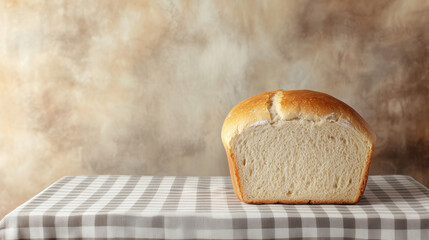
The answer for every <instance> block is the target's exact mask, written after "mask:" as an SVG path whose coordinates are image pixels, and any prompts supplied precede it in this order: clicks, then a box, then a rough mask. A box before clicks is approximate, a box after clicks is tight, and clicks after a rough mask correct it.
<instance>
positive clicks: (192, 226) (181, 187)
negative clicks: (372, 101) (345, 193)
mask: <svg viewBox="0 0 429 240" xmlns="http://www.w3.org/2000/svg"><path fill="white" fill-rule="evenodd" d="M0 238H1V239H30V238H31V239H47V238H59V239H77V238H85V239H112V238H130V239H276V238H279V239H284V238H292V239H302V238H305V239H311V238H330V239H335V238H337V239H344V238H350V239H429V190H428V189H427V188H425V187H424V186H423V185H421V184H420V183H418V182H416V181H415V180H414V179H413V178H411V177H408V176H400V175H388V176H370V177H369V180H368V185H367V188H366V191H365V194H364V196H363V198H362V199H361V201H360V202H359V203H358V204H356V205H284V204H267V205H250V204H244V203H242V202H240V201H239V200H238V199H237V198H236V196H235V195H234V192H233V189H232V185H231V180H230V178H229V177H151V176H75V177H64V178H62V179H60V180H59V181H57V182H56V183H54V184H53V185H51V186H50V187H48V188H47V189H45V190H44V191H43V192H41V193H40V194H38V195H36V196H35V197H33V198H32V199H31V200H29V201H28V202H26V203H25V204H23V205H21V206H20V207H18V208H17V209H15V210H14V211H12V212H11V213H9V214H8V215H7V216H6V217H5V218H4V219H3V220H1V222H0Z"/></svg>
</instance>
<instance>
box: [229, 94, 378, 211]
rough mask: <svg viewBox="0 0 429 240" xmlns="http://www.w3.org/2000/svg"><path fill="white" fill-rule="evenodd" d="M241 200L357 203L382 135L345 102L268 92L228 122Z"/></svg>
mask: <svg viewBox="0 0 429 240" xmlns="http://www.w3.org/2000/svg"><path fill="white" fill-rule="evenodd" d="M222 141H223V144H224V146H225V149H226V152H227V156H228V162H229V168H230V173H231V180H232V183H233V186H234V191H235V193H236V195H237V197H238V198H239V199H240V200H242V201H243V202H246V203H316V204H317V203H356V202H358V201H359V199H360V198H361V196H362V194H363V191H364V189H365V186H366V181H367V177H368V170H369V165H370V160H371V156H372V152H373V148H374V143H375V135H374V132H373V131H372V129H371V128H370V127H369V125H368V124H367V123H366V122H365V120H363V118H362V117H360V116H359V114H358V113H357V112H355V111H354V110H353V109H352V108H351V107H349V106H347V105H346V104H345V103H343V102H341V101H339V100H337V99H335V98H334V97H331V96H329V95H327V94H324V93H319V92H314V91H309V90H294V91H283V90H277V91H273V92H267V93H262V94H260V95H257V96H254V97H252V98H249V99H246V100H245V101H243V102H241V103H239V104H238V105H237V106H236V107H234V108H233V109H232V110H231V112H230V114H229V115H228V117H227V118H226V120H225V122H224V126H223V129H222Z"/></svg>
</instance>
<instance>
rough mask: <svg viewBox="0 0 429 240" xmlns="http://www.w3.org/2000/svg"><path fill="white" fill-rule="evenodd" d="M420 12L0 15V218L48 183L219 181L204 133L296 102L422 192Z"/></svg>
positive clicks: (10, 9)
mask: <svg viewBox="0 0 429 240" xmlns="http://www.w3.org/2000/svg"><path fill="white" fill-rule="evenodd" d="M428 23H429V3H428V1H348V2H341V1H245V2H236V1H154V2H151V1H101V0H99V1H97V0H95V1H40V2H38V1H0V111H1V112H0V186H1V187H0V217H2V216H4V214H6V213H7V212H9V211H10V210H12V209H13V208H15V207H16V206H17V205H19V204H21V203H22V202H24V201H25V200H27V199H29V198H30V197H31V196H32V195H34V194H36V193H37V192H39V191H40V190H42V189H43V188H44V187H46V186H48V185H49V184H51V183H52V182H54V181H55V180H57V179H59V178H60V177H62V176H64V175H76V174H145V175H227V174H228V170H227V161H226V157H225V153H224V150H223V147H222V145H221V141H220V130H221V126H222V123H223V119H224V118H225V116H226V115H227V113H228V111H229V110H230V109H231V108H232V107H233V106H234V105H235V104H236V103H238V102H239V101H241V100H243V99H245V98H247V97H250V96H252V95H255V94H257V93H260V92H263V91H268V90H273V89H277V88H283V89H312V90H316V91H322V92H326V93H329V94H331V95H333V96H335V97H337V98H339V99H341V100H343V101H345V102H346V103H348V104H349V105H351V106H352V107H354V108H355V109H356V110H357V111H358V112H360V113H361V115H362V116H363V117H364V118H366V119H367V121H368V122H369V123H370V124H371V125H372V126H373V128H374V129H375V131H376V134H377V137H378V142H377V147H376V150H375V155H374V158H373V164H372V166H371V173H372V174H408V175H411V176H413V177H414V178H416V179H417V180H418V181H420V182H422V183H424V184H425V185H426V186H429V126H428V125H429V123H428V122H429V120H428V119H429V110H428V109H429V107H428V104H429V54H428V53H429V28H428Z"/></svg>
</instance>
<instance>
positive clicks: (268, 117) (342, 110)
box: [222, 89, 376, 148]
mask: <svg viewBox="0 0 429 240" xmlns="http://www.w3.org/2000/svg"><path fill="white" fill-rule="evenodd" d="M273 101H276V102H277V106H278V107H277V108H276V114H277V115H278V117H279V120H280V121H290V120H296V119H304V120H309V121H315V122H318V121H327V122H331V123H337V124H340V125H342V126H344V127H349V128H352V129H355V130H356V131H358V132H360V133H362V134H363V135H365V136H366V137H367V139H368V140H369V141H370V143H371V144H372V145H374V144H375V141H376V136H375V133H374V131H373V129H372V128H371V126H370V125H369V124H368V123H367V122H366V121H365V120H364V119H363V118H362V117H361V116H360V115H359V114H358V113H357V112H356V111H355V110H354V109H353V108H351V107H350V106H348V105H347V104H345V103H344V102H342V101H340V100H338V99H336V98H334V97H332V96H330V95H328V94H325V93H321V92H316V91H311V90H289V91H285V90H283V89H278V90H275V91H271V92H264V93H261V94H258V95H256V96H253V97H250V98H248V99H246V100H244V101H242V102H240V103H239V104H237V105H236V106H235V107H234V108H233V109H232V110H231V111H230V113H229V114H228V116H227V117H226V119H225V121H224V123H223V127H222V143H223V144H224V146H225V148H230V147H231V141H232V139H233V138H234V137H235V136H236V135H237V134H240V133H241V132H242V131H243V130H244V129H245V128H247V127H249V126H252V125H254V124H268V123H270V122H272V121H274V119H273V116H272V113H270V108H271V106H272V105H273Z"/></svg>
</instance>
